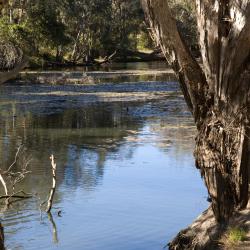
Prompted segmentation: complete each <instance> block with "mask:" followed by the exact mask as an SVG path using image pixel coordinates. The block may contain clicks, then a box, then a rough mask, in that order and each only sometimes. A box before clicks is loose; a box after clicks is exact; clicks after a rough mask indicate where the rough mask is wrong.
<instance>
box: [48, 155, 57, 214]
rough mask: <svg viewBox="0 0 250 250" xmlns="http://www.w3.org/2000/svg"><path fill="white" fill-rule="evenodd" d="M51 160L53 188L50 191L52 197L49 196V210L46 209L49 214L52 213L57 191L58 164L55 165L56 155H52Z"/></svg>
mask: <svg viewBox="0 0 250 250" xmlns="http://www.w3.org/2000/svg"><path fill="white" fill-rule="evenodd" d="M50 160H51V167H52V187H51V190H50V195H49V198H48V203H47V209H46V212H47V213H50V211H51V208H52V205H53V198H54V195H55V191H56V163H55V159H54V155H51V157H50Z"/></svg>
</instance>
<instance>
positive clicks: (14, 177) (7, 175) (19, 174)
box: [0, 146, 33, 205]
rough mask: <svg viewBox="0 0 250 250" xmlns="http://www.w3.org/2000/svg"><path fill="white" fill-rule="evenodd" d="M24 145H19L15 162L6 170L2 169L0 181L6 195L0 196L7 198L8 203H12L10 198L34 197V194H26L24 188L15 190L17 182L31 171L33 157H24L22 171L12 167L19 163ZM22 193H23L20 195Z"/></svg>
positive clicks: (0, 197)
mask: <svg viewBox="0 0 250 250" xmlns="http://www.w3.org/2000/svg"><path fill="white" fill-rule="evenodd" d="M21 148H22V146H19V147H18V149H17V152H16V154H15V158H14V161H13V163H12V164H11V165H10V166H9V168H8V169H7V170H5V171H3V170H1V169H0V182H1V183H2V185H3V188H4V192H5V195H3V196H0V199H5V203H6V205H9V204H10V199H11V198H14V199H28V198H31V197H33V195H32V194H26V193H25V192H24V191H23V190H19V191H15V189H16V184H17V183H19V182H21V181H22V180H23V179H24V178H25V177H26V175H27V174H28V173H30V171H28V170H27V168H28V165H29V163H30V161H31V159H28V160H27V159H23V163H22V168H21V170H20V171H13V170H12V168H13V167H14V166H15V165H16V164H17V161H18V157H19V154H20V152H21ZM8 184H10V186H11V187H12V192H11V193H10V192H9V189H8V187H7V186H8ZM20 194H22V195H20Z"/></svg>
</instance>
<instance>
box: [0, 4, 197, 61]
mask: <svg viewBox="0 0 250 250" xmlns="http://www.w3.org/2000/svg"><path fill="white" fill-rule="evenodd" d="M170 2H171V6H172V9H173V11H174V14H175V16H176V18H177V23H178V27H179V29H180V30H181V32H182V33H183V34H184V39H185V40H186V41H188V44H189V45H190V46H192V45H194V44H195V43H196V40H195V37H196V34H195V30H196V23H195V18H194V12H193V5H192V2H191V1H188V0H171V1H170ZM4 41H8V42H11V43H13V44H15V45H16V46H18V47H20V48H21V49H22V50H23V51H24V52H25V53H26V54H27V55H29V56H30V57H31V58H32V59H33V60H34V63H35V64H37V63H39V62H43V61H44V60H45V61H63V60H70V61H75V62H84V61H91V60H93V58H98V57H105V56H107V55H110V54H112V53H114V52H115V51H117V53H118V54H119V55H120V57H123V58H126V56H127V54H128V52H129V51H135V50H138V49H139V50H145V49H149V48H153V47H154V46H153V44H152V41H151V39H150V36H149V34H148V30H147V27H146V24H145V22H144V14H143V11H142V9H141V6H140V0H91V1H90V0H32V1H31V0H22V4H21V5H20V1H9V5H7V7H6V6H5V7H4V8H3V9H2V11H0V42H4Z"/></svg>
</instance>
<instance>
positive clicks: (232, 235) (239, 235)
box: [227, 227, 247, 244]
mask: <svg viewBox="0 0 250 250" xmlns="http://www.w3.org/2000/svg"><path fill="white" fill-rule="evenodd" d="M246 236H247V232H246V231H245V230H244V229H243V228H236V227H234V228H230V229H229V230H228V233H227V239H228V241H229V243H231V244H238V243H240V242H241V241H244V240H245V239H246Z"/></svg>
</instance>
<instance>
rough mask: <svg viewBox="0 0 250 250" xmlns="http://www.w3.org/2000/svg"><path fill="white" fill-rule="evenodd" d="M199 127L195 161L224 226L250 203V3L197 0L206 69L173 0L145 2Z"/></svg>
mask: <svg viewBox="0 0 250 250" xmlns="http://www.w3.org/2000/svg"><path fill="white" fill-rule="evenodd" d="M141 2H142V6H143V9H144V12H145V15H146V19H147V20H148V23H149V25H150V28H151V31H152V33H153V34H154V37H155V39H157V41H158V43H159V44H160V46H161V49H162V51H163V53H164V55H165V57H166V59H167V61H168V62H169V64H170V65H171V66H172V68H173V69H174V71H175V73H176V75H177V77H178V79H179V82H180V86H181V89H182V91H183V94H184V97H185V100H186V102H187V105H188V107H189V109H190V111H191V112H192V114H193V117H194V120H195V124H196V127H197V131H198V132H197V136H196V148H195V153H194V155H195V159H196V165H197V168H199V169H200V171H201V174H202V176H203V177H204V180H205V183H206V186H207V188H208V191H209V194H210V196H211V198H212V208H213V212H214V215H215V217H216V219H217V220H218V221H219V222H223V221H227V220H228V219H229V217H230V216H231V215H232V213H233V212H234V211H236V210H238V209H241V208H244V207H245V206H246V205H247V202H248V168H249V164H250V161H249V158H250V153H249V145H248V144H249V136H250V132H249V127H248V119H249V93H250V91H249V87H250V72H249V69H250V0H196V15H197V26H198V34H199V45H200V51H201V55H202V65H200V64H198V63H197V61H196V60H195V59H194V58H193V56H192V55H191V52H190V51H189V49H188V47H187V45H186V43H185V41H184V39H183V38H182V35H181V34H180V32H179V31H178V29H177V26H176V21H175V20H174V18H173V16H172V13H171V10H170V8H169V4H168V1H167V0H141Z"/></svg>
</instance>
